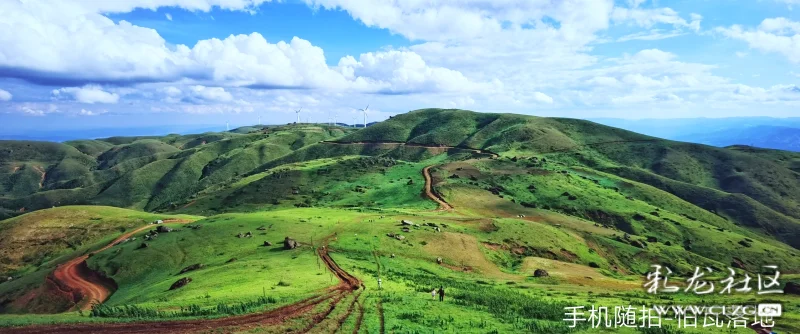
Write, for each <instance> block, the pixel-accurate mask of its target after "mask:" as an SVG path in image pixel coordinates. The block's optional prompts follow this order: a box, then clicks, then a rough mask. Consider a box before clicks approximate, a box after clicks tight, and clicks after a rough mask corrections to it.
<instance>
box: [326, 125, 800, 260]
mask: <svg viewBox="0 0 800 334" xmlns="http://www.w3.org/2000/svg"><path fill="white" fill-rule="evenodd" d="M339 141H342V142H362V141H400V142H410V143H420V144H426V145H450V146H464V147H470V148H476V149H486V150H491V151H494V152H498V153H501V154H503V155H504V156H509V157H511V156H520V157H529V156H539V157H546V158H549V159H551V160H557V161H560V162H562V163H564V164H565V165H570V166H586V167H590V168H593V169H596V170H600V171H604V172H609V173H612V174H616V175H619V176H622V177H624V178H627V179H630V180H633V181H637V182H641V183H646V184H650V185H652V186H655V187H657V188H659V189H662V190H665V191H668V192H670V193H672V194H674V195H676V196H678V197H680V198H682V199H684V200H686V201H688V202H691V203H692V204H694V205H697V206H699V207H701V208H704V209H706V210H709V211H712V212H715V213H716V214H718V215H720V216H723V217H725V218H726V219H728V220H730V221H733V222H735V223H737V224H739V225H741V226H751V227H756V228H760V229H762V230H764V231H766V232H768V233H770V234H771V235H773V236H776V237H778V238H779V239H780V240H782V241H784V242H787V243H790V244H791V245H793V246H795V247H800V241H798V239H797V238H794V237H793V236H796V235H798V234H800V200H798V198H800V173H798V172H796V171H794V170H792V169H791V168H788V167H791V166H793V165H790V166H787V163H788V164H794V161H793V160H794V159H793V160H792V162H786V161H785V160H786V159H787V158H786V157H777V158H776V157H775V156H767V157H765V155H764V154H752V153H750V152H746V151H742V150H735V149H723V148H714V147H710V146H704V145H695V144H688V143H679V142H672V141H667V140H660V139H656V138H652V137H647V136H643V135H639V134H636V133H633V132H629V131H625V130H620V129H616V128H611V127H607V126H603V125H599V124H596V123H592V122H588V121H582V120H574V119H558V118H539V117H530V116H521V115H509V114H482V113H474V112H469V111H463V110H441V109H423V110H417V111H413V112H409V113H407V114H403V115H399V116H396V117H393V118H392V119H390V120H388V121H386V122H382V123H379V124H377V125H375V126H372V127H369V128H367V129H365V130H364V131H359V132H355V133H353V134H350V135H348V136H345V137H344V138H342V139H340V140H339ZM777 159H784V161H783V162H781V161H776V160H777Z"/></svg>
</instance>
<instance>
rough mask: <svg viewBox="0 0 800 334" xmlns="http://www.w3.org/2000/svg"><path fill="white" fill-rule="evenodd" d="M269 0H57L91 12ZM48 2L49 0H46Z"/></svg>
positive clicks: (249, 7)
mask: <svg viewBox="0 0 800 334" xmlns="http://www.w3.org/2000/svg"><path fill="white" fill-rule="evenodd" d="M37 1H41V2H44V1H42V0H28V1H27V2H37ZM270 1H271V0H114V1H104V0H94V1H80V0H64V1H59V2H63V3H68V4H70V5H71V6H72V7H74V8H75V10H80V11H83V12H91V13H127V12H130V11H132V10H134V9H136V8H141V9H150V10H156V9H158V8H160V7H177V8H182V9H186V10H189V11H201V12H208V11H210V10H211V9H212V8H215V7H216V8H220V9H225V10H240V11H248V12H252V11H254V10H255V8H256V7H258V6H259V5H261V4H262V3H265V2H270ZM48 3H49V2H48Z"/></svg>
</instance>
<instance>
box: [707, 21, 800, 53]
mask: <svg viewBox="0 0 800 334" xmlns="http://www.w3.org/2000/svg"><path fill="white" fill-rule="evenodd" d="M716 31H717V32H719V33H721V34H723V35H725V36H727V37H730V38H733V39H738V40H742V41H745V42H746V43H747V44H748V45H749V46H750V48H753V49H756V50H760V51H763V52H769V53H778V54H781V55H783V56H785V57H786V58H787V59H788V60H789V61H791V62H793V63H800V22H797V21H792V20H790V19H787V18H783V17H778V18H769V19H765V20H763V21H761V24H759V25H758V27H757V28H755V29H748V28H744V27H742V26H741V25H733V26H730V27H719V28H717V29H716Z"/></svg>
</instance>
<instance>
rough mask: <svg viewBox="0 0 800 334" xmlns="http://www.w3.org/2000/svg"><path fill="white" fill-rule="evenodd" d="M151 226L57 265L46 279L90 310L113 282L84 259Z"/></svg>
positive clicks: (79, 306)
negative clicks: (88, 264) (99, 273)
mask: <svg viewBox="0 0 800 334" xmlns="http://www.w3.org/2000/svg"><path fill="white" fill-rule="evenodd" d="M164 222H165V223H178V224H186V223H191V222H192V221H191V220H185V219H180V220H179V219H168V220H165V221H164ZM152 227H153V226H152V225H147V226H142V227H140V228H137V229H135V230H133V231H130V232H128V233H125V234H123V235H121V236H119V237H117V238H116V239H114V241H112V242H111V243H109V244H108V245H105V246H104V247H103V248H100V249H98V250H96V251H94V252H92V253H90V254H86V255H82V256H79V257H76V258H74V259H72V260H69V261H67V262H66V263H63V264H61V265H59V266H58V268H56V270H55V271H53V273H52V274H51V275H49V276H48V277H47V279H48V280H52V281H53V282H54V283H55V284H56V285H57V286H58V287H59V288H60V289H61V290H65V291H70V292H72V294H73V296H75V304H76V306H78V308H79V309H81V310H84V311H86V310H91V309H92V304H95V303H102V302H104V301H105V300H106V299H108V297H109V296H110V295H111V293H112V291H111V290H112V288H114V287H113V282H109V279H103V278H102V277H100V276H99V275H98V274H96V273H93V272H92V271H91V270H90V269H89V268H88V266H87V265H86V259H88V258H89V256H90V255H94V254H97V253H99V252H102V251H104V250H106V249H109V248H111V247H113V246H114V245H116V244H117V243H119V242H120V241H122V240H125V239H128V238H130V237H131V236H133V235H134V234H136V233H139V232H141V231H144V230H147V229H149V228H152ZM109 283H112V284H111V285H112V286H109V285H110V284H109Z"/></svg>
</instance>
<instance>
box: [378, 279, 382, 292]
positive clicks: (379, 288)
mask: <svg viewBox="0 0 800 334" xmlns="http://www.w3.org/2000/svg"><path fill="white" fill-rule="evenodd" d="M378 290H383V281H381V279H380V278H378Z"/></svg>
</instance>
